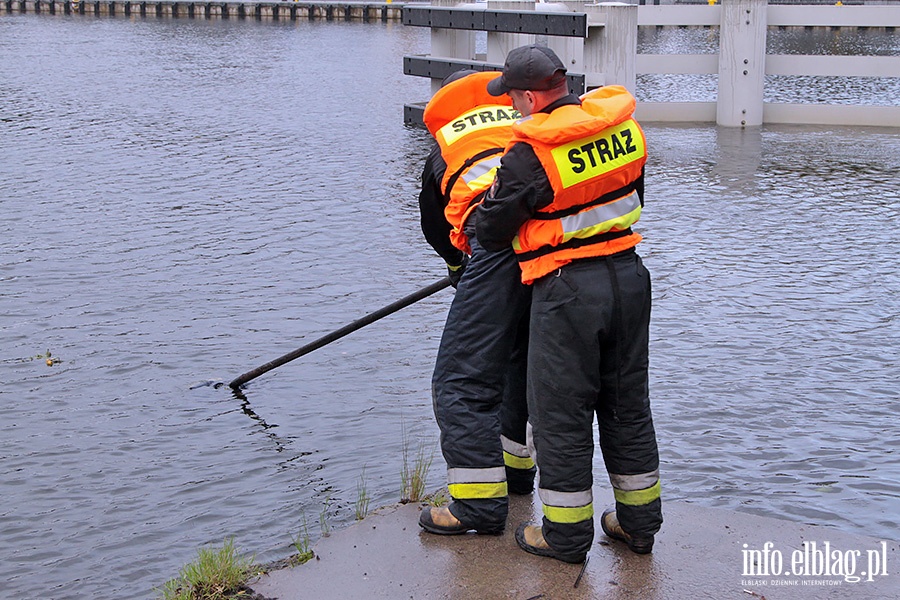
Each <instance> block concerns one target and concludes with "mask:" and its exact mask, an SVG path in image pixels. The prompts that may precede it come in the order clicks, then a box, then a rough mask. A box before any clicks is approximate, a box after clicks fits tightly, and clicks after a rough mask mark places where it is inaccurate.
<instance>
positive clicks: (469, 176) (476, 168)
mask: <svg viewBox="0 0 900 600" xmlns="http://www.w3.org/2000/svg"><path fill="white" fill-rule="evenodd" d="M499 168H500V156H499V155H496V156H493V157H489V158H486V159H484V160H482V161H481V162H479V163H476V164H474V165H472V168H471V169H469V170H468V171H466V172H465V173H464V174H463V176H462V179H463V181H465V182H466V185H467V186H469V189H470V190H483V189H484V188H486V187H488V186H490V185H491V184H492V183H494V175H495V174H496V173H497V169H499Z"/></svg>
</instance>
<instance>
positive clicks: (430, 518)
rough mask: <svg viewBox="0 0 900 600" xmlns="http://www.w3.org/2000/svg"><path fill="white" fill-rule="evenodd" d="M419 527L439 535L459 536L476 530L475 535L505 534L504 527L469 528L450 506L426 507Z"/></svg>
mask: <svg viewBox="0 0 900 600" xmlns="http://www.w3.org/2000/svg"><path fill="white" fill-rule="evenodd" d="M419 525H420V526H421V527H422V529H424V530H425V531H427V532H428V533H437V534H438V535H459V534H462V533H468V532H469V531H472V530H473V529H474V530H475V533H480V534H483V535H500V534H501V533H503V525H500V526H499V527H498V526H497V525H491V526H488V527H477V526H471V527H470V526H469V525H466V524H464V523H463V522H462V521H460V520H459V519H457V518H456V517H455V516H453V513H452V512H450V507H449V506H441V507H439V508H438V507H434V506H426V507H425V508H424V509H422V512H421V513H420V514H419Z"/></svg>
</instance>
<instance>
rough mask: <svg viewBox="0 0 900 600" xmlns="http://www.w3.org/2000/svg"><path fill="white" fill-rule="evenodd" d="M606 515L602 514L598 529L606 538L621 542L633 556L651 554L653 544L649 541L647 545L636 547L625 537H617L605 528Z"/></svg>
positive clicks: (616, 534) (617, 535)
mask: <svg viewBox="0 0 900 600" xmlns="http://www.w3.org/2000/svg"><path fill="white" fill-rule="evenodd" d="M605 517H606V514H605V513H604V515H603V517H601V518H600V529H602V530H603V533H605V534H606V537H609V538H612V539H614V540H616V541H617V542H622V543H624V544H626V545H627V546H628V549H629V550H631V551H632V552H634V553H635V554H650V553H651V552H653V542H652V541H651V542H650V543H649V544H640V545H637V544H635V543H633V542H632V541H631V540H629V539H628V538H627V537H625V536H623V535H619V534H618V533H616V532H614V531H613V530H611V529H610V528H609V527H607V526H606V518H605Z"/></svg>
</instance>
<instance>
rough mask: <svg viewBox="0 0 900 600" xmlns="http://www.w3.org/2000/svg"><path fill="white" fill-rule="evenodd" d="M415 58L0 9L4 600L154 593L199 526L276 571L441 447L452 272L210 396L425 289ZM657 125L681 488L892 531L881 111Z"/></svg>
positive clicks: (696, 496) (656, 330)
mask: <svg viewBox="0 0 900 600" xmlns="http://www.w3.org/2000/svg"><path fill="white" fill-rule="evenodd" d="M427 50H428V37H427V30H422V29H417V28H404V27H402V26H400V25H398V24H382V23H372V24H362V23H337V22H335V23H323V22H313V23H309V22H304V21H301V22H296V23H265V22H263V23H258V22H254V21H251V20H247V21H235V20H229V21H221V20H212V21H205V20H187V19H184V20H181V19H179V20H162V19H150V18H148V19H141V18H139V17H138V18H131V19H127V18H114V19H97V18H93V17H79V16H72V17H62V16H57V17H49V16H47V15H42V16H35V15H2V16H0V203H2V219H0V308H2V310H0V406H2V411H3V418H2V421H0V430H2V432H0V485H2V498H3V502H2V503H0V582H2V584H0V585H2V589H3V592H2V596H3V597H4V598H16V599H23V598H28V599H30V598H35V599H37V598H40V599H48V598H53V599H63V598H116V599H127V598H149V597H153V596H154V594H155V592H154V589H155V588H158V587H160V586H162V584H163V583H164V582H165V581H166V580H167V579H168V578H170V577H173V576H174V575H176V574H177V572H178V569H179V568H180V567H181V566H182V565H184V564H185V563H187V562H190V561H191V560H193V559H194V557H195V556H196V550H197V549H198V548H199V547H201V546H204V545H207V544H212V545H217V544H221V543H222V540H224V539H225V538H227V537H233V538H234V539H235V542H236V544H237V546H238V547H239V548H240V549H242V550H244V551H247V552H254V553H255V554H256V558H257V560H259V561H266V560H273V559H277V558H284V557H286V556H287V555H289V554H290V553H291V552H292V546H291V542H292V539H294V538H296V537H298V536H300V535H301V534H302V532H303V531H307V532H308V533H309V535H310V537H311V538H312V539H313V540H315V539H317V538H318V537H319V536H320V535H321V534H322V533H323V528H324V529H325V530H327V529H329V528H336V527H341V526H343V525H346V524H348V523H351V522H353V520H354V514H355V511H354V505H355V502H356V500H357V498H358V497H359V491H358V489H359V486H360V485H362V486H363V487H365V489H366V491H367V493H368V494H369V495H370V496H371V498H372V500H371V506H373V507H374V506H378V505H383V504H387V503H393V502H396V501H397V500H398V499H399V498H400V484H401V475H400V473H401V469H402V464H403V456H404V447H407V449H408V450H409V453H408V454H409V455H411V456H409V458H410V460H412V459H413V458H414V455H415V453H416V452H417V451H418V449H419V448H421V449H423V450H424V451H425V452H426V454H427V453H429V452H431V451H433V450H435V449H436V448H437V428H436V426H435V425H434V422H433V417H432V414H431V399H430V393H429V388H430V375H431V368H432V365H433V360H434V355H435V351H436V348H437V344H438V340H439V336H440V332H441V327H442V324H443V320H444V318H445V316H446V311H447V308H448V305H449V302H450V298H451V293H450V292H449V291H444V292H440V293H438V294H436V295H435V296H432V297H430V298H428V299H426V300H423V301H421V302H419V303H417V304H415V305H414V306H412V307H409V308H407V309H404V310H403V311H401V312H400V313H398V314H396V315H393V316H391V317H389V318H386V319H384V320H382V321H379V322H378V323H376V324H373V325H370V326H368V327H367V328H365V329H363V330H362V331H359V332H357V333H354V334H353V335H351V336H348V337H347V338H344V339H343V340H341V341H339V342H335V343H333V344H331V345H329V346H327V347H325V348H323V349H320V350H317V351H316V352H314V353H312V354H310V355H308V356H306V357H303V358H301V359H298V360H296V361H294V362H292V363H289V364H287V365H284V366H282V367H280V368H278V369H276V370H274V371H272V372H271V373H268V374H266V375H264V376H262V377H260V378H259V379H257V380H255V381H253V382H251V384H250V385H248V386H247V389H246V390H245V394H246V397H245V398H244V399H241V398H237V397H235V396H234V395H233V394H232V393H231V392H230V391H229V390H228V388H227V386H224V387H223V386H219V387H217V386H214V385H206V384H208V383H216V382H223V381H224V382H227V381H230V380H231V379H233V378H234V377H236V376H237V375H239V374H241V373H243V372H246V371H249V370H250V369H251V368H253V367H256V366H258V365H260V364H262V363H264V362H267V361H269V360H271V359H273V358H275V357H277V356H280V355H282V354H284V353H286V352H288V351H290V350H292V349H294V348H296V347H299V346H301V345H303V344H305V343H307V342H309V341H311V340H313V339H315V338H316V337H319V336H321V335H323V334H325V333H327V332H329V331H331V330H333V329H336V328H338V327H340V326H342V325H344V324H346V323H348V322H350V321H352V320H354V319H356V318H358V317H360V316H362V315H363V314H366V313H368V312H371V311H372V310H375V309H376V308H379V307H381V306H383V305H386V304H388V303H390V302H392V301H394V300H396V299H398V298H400V297H402V296H405V295H407V294H409V293H411V292H413V291H415V290H417V289H419V288H420V287H423V286H425V285H427V284H429V283H431V282H433V281H435V280H437V279H438V278H440V277H442V276H443V274H444V273H443V267H442V263H441V262H440V260H439V259H438V258H437V257H436V256H434V255H433V253H432V252H431V250H430V249H429V248H428V247H427V245H426V244H425V243H424V241H423V240H422V238H421V234H420V232H419V226H418V213H417V205H416V193H417V189H418V185H419V182H418V178H419V173H420V169H421V164H422V161H423V159H424V157H425V155H426V153H427V151H428V149H429V147H430V143H431V142H430V140H429V139H428V136H427V134H426V133H425V132H423V131H421V130H417V129H411V128H406V127H404V126H403V125H402V108H401V107H402V104H403V103H404V102H411V101H418V100H423V99H426V98H427V97H428V89H429V83H428V82H427V81H425V80H422V79H418V78H411V77H405V76H404V75H403V74H402V65H401V58H400V57H401V56H402V55H403V54H406V53H425V52H427ZM640 93H645V94H646V93H647V92H639V94H640ZM649 93H652V91H651V92H649ZM893 102H894V103H896V102H897V97H896V96H895V97H894V98H893ZM646 131H647V137H648V143H649V147H650V152H651V160H650V163H649V166H648V179H647V209H646V211H645V213H644V215H645V216H644V218H643V219H642V223H641V226H640V230H641V231H642V233H644V234H645V236H646V241H645V242H644V243H643V244H642V245H641V252H642V254H643V256H644V257H645V262H646V264H647V265H648V268H649V269H650V271H651V273H652V274H653V276H654V303H655V304H654V321H653V326H652V332H651V334H652V349H651V353H652V355H651V360H652V380H651V393H652V398H653V402H654V406H655V419H656V423H657V428H658V435H659V441H660V447H661V455H662V461H663V464H662V472H663V481H664V494H665V497H666V498H667V499H671V500H676V499H677V500H686V501H690V502H693V503H696V504H698V505H701V506H718V507H725V508H729V509H735V510H740V511H746V512H753V513H756V514H762V515H768V516H774V517H779V518H784V519H789V520H793V521H799V522H804V523H816V524H823V525H829V526H832V527H837V528H840V529H844V530H848V531H854V532H859V533H863V534H866V535H870V536H874V537H879V538H883V539H893V540H897V539H900V518H898V514H900V463H898V458H900V432H898V429H897V425H896V422H897V421H896V414H897V412H898V410H900V392H898V388H897V385H898V381H900V366H898V365H900V317H898V313H900V267H898V261H897V256H898V255H900V224H898V223H900V197H898V169H900V136H898V133H897V130H896V129H877V128H871V129H861V130H854V129H850V128H842V127H763V128H758V129H750V130H746V131H741V130H731V129H720V128H716V127H712V126H658V125H647V127H646ZM48 351H49V352H50V357H49V358H50V360H51V361H55V360H58V361H59V362H56V363H55V364H53V366H48V365H47V360H48V357H47V353H48ZM596 465H597V467H598V471H597V472H596V480H597V482H598V483H597V485H598V489H605V488H606V486H605V484H604V481H605V475H604V474H603V472H602V467H601V463H600V461H599V460H598V461H597V462H596ZM443 478H444V474H443V464H442V462H441V459H440V454H439V452H436V453H435V458H434V464H433V465H432V468H431V471H430V475H429V487H430V488H434V487H437V486H439V485H441V484H442V483H443ZM410 535H416V534H415V532H412V531H411V532H410ZM734 551H735V553H737V550H736V549H735V550H734ZM735 561H737V559H735ZM735 564H737V562H735ZM736 569H737V567H736ZM737 575H738V574H737V572H736V576H737Z"/></svg>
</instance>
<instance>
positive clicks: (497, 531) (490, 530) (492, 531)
mask: <svg viewBox="0 0 900 600" xmlns="http://www.w3.org/2000/svg"><path fill="white" fill-rule="evenodd" d="M429 521H430V519H429ZM419 527H421V528H422V529H424V530H425V531H427V532H428V533H436V534H437V535H462V534H464V533H469V532H470V531H473V530H474V531H475V533H477V534H479V535H501V534H502V533H503V529H504V528H503V527H499V528H496V527H486V528H478V527H467V526H465V525H463V524H462V523H460V524H459V526H457V527H442V526H440V525H437V524H436V523H431V522H428V521H423V520H422V519H421V518H419Z"/></svg>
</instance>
